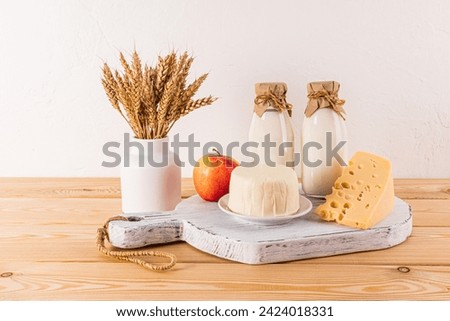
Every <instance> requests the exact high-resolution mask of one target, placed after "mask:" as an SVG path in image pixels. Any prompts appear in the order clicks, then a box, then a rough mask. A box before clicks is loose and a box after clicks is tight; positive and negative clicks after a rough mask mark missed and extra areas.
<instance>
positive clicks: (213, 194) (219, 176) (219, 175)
mask: <svg viewBox="0 0 450 321" xmlns="http://www.w3.org/2000/svg"><path fill="white" fill-rule="evenodd" d="M214 151H215V152H216V153H217V154H208V155H204V156H203V157H202V158H200V159H199V160H198V161H197V164H196V165H195V167H194V174H193V176H194V177H193V178H194V187H195V190H196V191H197V193H198V195H200V197H201V198H203V199H204V200H205V201H210V202H217V201H218V200H219V199H220V198H221V197H222V196H224V195H225V194H228V192H229V190H230V177H231V172H232V171H233V169H235V168H236V166H239V163H238V162H237V161H236V160H234V159H233V158H231V157H229V156H225V155H221V154H220V153H219V152H218V151H217V150H216V149H215V150H214Z"/></svg>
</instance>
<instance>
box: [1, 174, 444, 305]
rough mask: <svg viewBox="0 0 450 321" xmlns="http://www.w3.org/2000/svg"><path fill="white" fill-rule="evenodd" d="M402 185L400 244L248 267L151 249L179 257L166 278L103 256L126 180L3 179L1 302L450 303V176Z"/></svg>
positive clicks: (179, 246)
mask: <svg viewBox="0 0 450 321" xmlns="http://www.w3.org/2000/svg"><path fill="white" fill-rule="evenodd" d="M183 184H184V187H183V194H184V196H189V195H192V194H193V193H194V190H193V187H192V183H191V181H190V179H185V180H184V182H183ZM395 186H396V195H397V196H398V197H400V198H402V199H405V200H407V202H408V203H410V204H411V206H412V209H413V220H414V229H413V234H412V236H411V237H410V239H409V240H407V241H406V242H405V243H403V244H401V245H398V246H396V247H394V248H391V249H387V250H380V251H373V252H365V253H356V254H347V255H340V256H334V257H327V258H319V259H310V260H304V261H296V262H289V263H283V264H271V265H262V266H249V265H244V264H240V263H234V262H230V261H226V260H223V259H219V258H216V257H214V256H211V255H208V254H205V253H202V252H200V251H198V250H196V249H194V248H192V247H190V246H189V245H187V244H184V243H175V244H170V245H164V246H155V247H153V248H154V249H161V250H164V251H170V252H173V253H174V254H176V255H177V256H178V261H179V263H178V264H177V265H176V266H175V268H174V269H173V270H171V271H167V272H162V273H161V272H160V273H158V272H151V271H148V270H146V269H144V268H142V267H140V266H137V265H135V264H131V263H126V262H121V261H117V260H115V259H112V258H109V257H105V256H103V255H101V254H100V253H99V252H97V249H96V246H95V235H96V230H97V228H98V227H99V226H101V225H102V224H103V222H104V221H105V220H106V219H107V218H109V217H110V216H113V215H115V214H118V213H119V212H120V190H119V180H118V179H113V178H48V179H47V178H42V179H39V178H1V179H0V231H1V232H0V300H239V299H247V300H273V299H277V300H392V299H394V300H397V299H398V300H404V299H418V300H450V179H446V180H443V179H441V180H416V179H415V180H404V179H402V180H396V181H395Z"/></svg>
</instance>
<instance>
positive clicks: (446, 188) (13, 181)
mask: <svg viewBox="0 0 450 321" xmlns="http://www.w3.org/2000/svg"><path fill="white" fill-rule="evenodd" d="M182 185H183V188H182V189H183V197H189V196H192V195H194V194H195V189H194V185H193V183H192V179H191V178H183V180H182ZM394 185H395V195H396V196H397V197H399V198H401V199H450V178H449V179H395V180H394ZM7 197H13V198H14V197H30V198H120V181H119V178H116V177H102V178H54V177H52V178H40V177H35V178H29V177H25V178H15V177H10V178H8V177H3V178H0V198H7Z"/></svg>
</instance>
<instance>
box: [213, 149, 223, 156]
mask: <svg viewBox="0 0 450 321" xmlns="http://www.w3.org/2000/svg"><path fill="white" fill-rule="evenodd" d="M213 151H214V152H216V153H217V155H219V156H222V154H221V153H220V152H219V151H218V150H217V148H213Z"/></svg>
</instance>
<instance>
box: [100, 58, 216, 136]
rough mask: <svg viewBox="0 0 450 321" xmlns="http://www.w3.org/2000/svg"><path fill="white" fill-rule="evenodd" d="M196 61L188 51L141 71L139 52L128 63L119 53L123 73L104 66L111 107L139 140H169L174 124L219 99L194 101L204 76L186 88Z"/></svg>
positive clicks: (209, 97) (159, 61) (105, 85)
mask: <svg viewBox="0 0 450 321" xmlns="http://www.w3.org/2000/svg"><path fill="white" fill-rule="evenodd" d="M193 61H194V58H193V57H192V56H190V55H189V54H188V53H187V52H185V53H183V54H182V55H180V56H178V55H177V54H176V53H175V52H171V53H170V54H168V55H167V56H165V57H161V56H159V57H158V63H157V64H156V66H155V67H149V66H147V65H145V66H144V68H142V63H141V59H140V58H139V55H138V53H137V52H136V51H134V52H133V54H132V59H131V61H130V62H128V61H127V60H126V59H125V57H124V56H123V54H122V53H120V62H121V64H122V67H123V69H124V70H123V72H119V71H117V70H114V71H112V70H111V68H109V66H108V64H106V63H105V64H104V65H103V78H102V84H103V87H104V89H105V91H106V94H107V95H108V98H109V101H110V102H111V104H112V106H113V107H114V108H115V109H117V110H118V111H119V113H120V114H121V115H122V117H123V118H124V119H125V120H126V121H127V122H128V124H129V125H130V127H131V129H132V130H133V132H134V134H135V136H136V138H141V139H156V138H163V137H166V136H167V134H168V132H169V130H170V129H171V128H172V126H173V124H174V123H175V122H176V121H177V120H178V119H179V118H180V117H182V116H184V115H187V114H188V113H190V112H191V111H193V110H195V109H197V108H200V107H203V106H207V105H211V104H212V103H213V102H214V101H215V100H216V99H217V98H215V97H212V96H208V97H204V98H200V99H196V100H194V99H193V96H194V95H195V93H196V92H197V90H198V89H199V88H200V86H201V84H202V83H203V82H204V81H205V79H206V77H207V76H208V74H204V75H202V76H200V77H199V78H197V79H195V80H194V82H192V83H191V84H189V85H187V84H186V82H187V77H188V75H189V69H190V67H191V65H192V62H193Z"/></svg>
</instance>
